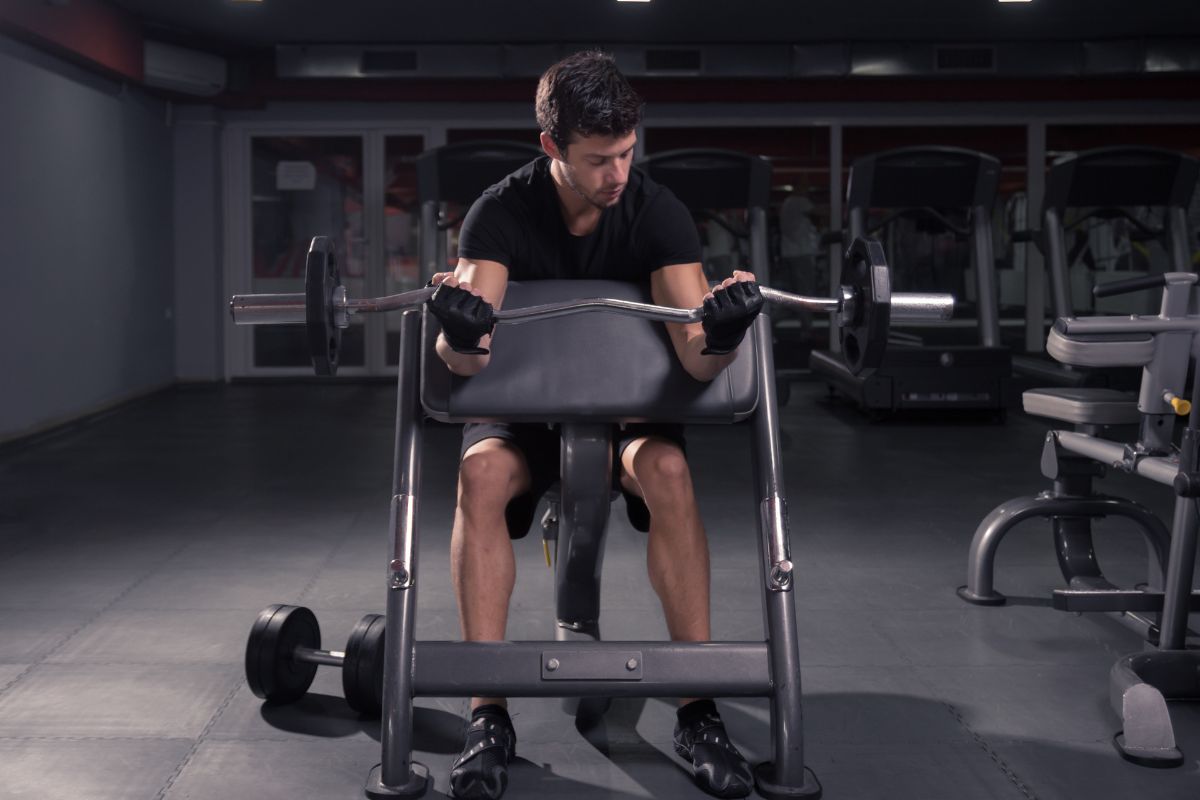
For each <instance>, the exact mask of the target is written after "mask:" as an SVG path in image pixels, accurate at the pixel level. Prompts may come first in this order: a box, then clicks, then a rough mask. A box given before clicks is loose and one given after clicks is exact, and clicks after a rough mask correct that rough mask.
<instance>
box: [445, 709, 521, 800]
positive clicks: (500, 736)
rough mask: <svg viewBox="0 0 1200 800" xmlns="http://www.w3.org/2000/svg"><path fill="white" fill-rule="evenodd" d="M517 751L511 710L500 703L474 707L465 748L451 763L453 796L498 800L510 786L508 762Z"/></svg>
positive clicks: (451, 790)
mask: <svg viewBox="0 0 1200 800" xmlns="http://www.w3.org/2000/svg"><path fill="white" fill-rule="evenodd" d="M516 751H517V734H516V731H514V730H513V726H512V719H511V718H510V717H509V716H508V711H506V710H505V709H504V708H503V707H501V706H498V705H487V706H480V707H479V708H477V709H475V711H474V712H472V714H471V724H470V725H469V726H468V727H467V740H466V743H465V744H464V745H463V751H462V753H461V754H459V756H458V758H457V759H455V761H454V763H453V764H451V765H450V796H451V797H460V798H485V799H486V800H499V798H500V797H501V795H503V794H504V790H505V789H507V788H508V765H509V763H510V762H511V761H512V760H513V756H515V755H516Z"/></svg>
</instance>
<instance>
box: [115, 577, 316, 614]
mask: <svg viewBox="0 0 1200 800" xmlns="http://www.w3.org/2000/svg"><path fill="white" fill-rule="evenodd" d="M312 578H313V575H312V574H305V573H304V572H295V571H292V570H287V569H282V570H271V571H267V570H265V569H260V570H246V569H241V568H238V567H236V566H234V567H231V568H229V569H205V570H199V569H170V570H168V569H160V570H158V571H156V572H155V573H154V574H153V575H152V576H150V577H149V578H147V579H146V580H145V581H143V582H142V583H141V584H139V585H138V586H137V587H136V588H135V589H133V590H132V591H131V592H129V593H128V594H127V595H126V596H124V597H122V598H121V600H120V601H119V602H118V603H116V604H115V605H114V606H113V608H114V609H117V608H120V609H127V610H128V609H165V610H189V609H190V610H220V609H229V610H234V609H240V610H245V611H258V610H260V609H263V608H265V607H266V606H268V605H270V604H271V603H296V602H297V601H299V600H300V598H301V595H302V593H303V592H304V589H305V587H306V586H307V585H308V583H309V582H310V581H311V580H312Z"/></svg>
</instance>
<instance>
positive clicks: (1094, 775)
mask: <svg viewBox="0 0 1200 800" xmlns="http://www.w3.org/2000/svg"><path fill="white" fill-rule="evenodd" d="M1190 744H1192V748H1191V749H1190V751H1189V752H1193V753H1194V752H1196V747H1197V746H1198V745H1200V741H1198V740H1197V738H1196V737H1192V739H1191V742H1190ZM1184 747H1185V748H1186V745H1184ZM993 749H994V750H995V751H996V753H997V754H998V755H999V756H1000V758H1002V759H1003V760H1004V762H1005V763H1006V764H1008V765H1009V766H1010V767H1011V768H1012V769H1013V771H1015V772H1016V773H1017V774H1018V775H1021V776H1022V779H1023V780H1024V781H1025V783H1026V784H1027V785H1028V786H1029V788H1030V790H1031V791H1033V792H1034V793H1035V794H1036V796H1037V797H1038V798H1039V800H1078V798H1081V797H1086V798H1088V800H1127V798H1133V797H1145V798H1150V797H1153V798H1154V800H1195V798H1196V797H1200V760H1197V759H1196V758H1195V757H1193V758H1191V759H1189V761H1188V763H1186V764H1185V765H1184V766H1182V767H1179V768H1177V769H1147V768H1145V767H1139V766H1137V765H1135V764H1130V763H1129V762H1127V761H1125V760H1123V759H1122V758H1121V757H1120V756H1118V755H1117V752H1116V750H1115V749H1114V748H1113V747H1112V745H1111V744H1109V743H1108V742H1096V743H1091V744H1087V743H1076V744H1071V745H1060V744H1046V743H1043V742H1022V743H1017V744H1008V743H999V744H995V745H993Z"/></svg>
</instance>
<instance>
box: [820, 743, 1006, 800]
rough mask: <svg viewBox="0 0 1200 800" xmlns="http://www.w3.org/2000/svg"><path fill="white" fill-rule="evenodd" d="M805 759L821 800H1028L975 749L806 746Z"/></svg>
mask: <svg viewBox="0 0 1200 800" xmlns="http://www.w3.org/2000/svg"><path fill="white" fill-rule="evenodd" d="M810 741H811V744H810V745H809V747H808V756H807V758H806V760H807V762H808V765H809V767H810V768H811V769H812V770H813V771H814V772H815V773H816V775H817V779H818V780H820V781H821V784H822V786H823V787H824V796H825V797H829V798H835V797H846V798H849V797H862V798H875V797H895V798H900V797H903V798H921V800H963V798H971V800H1028V798H1029V795H1028V794H1026V793H1025V792H1023V791H1022V790H1021V787H1019V786H1018V785H1017V784H1015V783H1013V781H1012V780H1011V779H1010V778H1009V777H1008V776H1006V775H1005V774H1004V773H1003V772H1002V771H1001V770H999V769H997V766H996V763H995V761H993V759H992V758H991V756H990V755H989V754H987V753H985V752H984V751H983V750H981V749H980V748H978V747H976V746H975V745H971V744H966V745H944V744H943V745H935V746H930V745H927V744H925V743H891V744H888V745H870V746H861V745H853V744H850V745H825V744H824V743H822V742H820V741H819V740H811V739H810Z"/></svg>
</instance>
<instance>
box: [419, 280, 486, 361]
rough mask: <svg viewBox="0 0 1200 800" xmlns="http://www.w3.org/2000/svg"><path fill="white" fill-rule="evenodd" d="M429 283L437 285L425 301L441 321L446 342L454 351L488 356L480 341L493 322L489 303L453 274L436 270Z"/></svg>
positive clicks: (468, 284)
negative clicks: (436, 273) (435, 289)
mask: <svg viewBox="0 0 1200 800" xmlns="http://www.w3.org/2000/svg"><path fill="white" fill-rule="evenodd" d="M432 282H433V283H435V284H437V287H438V288H437V291H435V292H434V293H433V296H432V297H430V298H429V300H428V301H427V303H428V305H429V310H430V311H431V312H432V313H433V315H434V316H435V317H437V319H438V322H440V323H441V324H442V335H443V336H445V337H446V343H447V344H448V345H450V347H451V349H453V350H454V351H455V352H456V353H463V354H466V355H487V354H488V351H487V350H486V349H484V348H482V347H480V346H479V340H480V339H481V338H483V337H484V336H486V335H487V334H489V333H491V332H492V328H494V327H495V325H496V319H495V314H494V311H493V309H492V304H491V303H489V302H487V301H486V300H484V299H483V296H482V295H480V294H479V292H478V291H476V290H474V289H472V288H471V284H470V283H467V282H466V281H463V282H461V283H460V282H459V281H458V279H457V278H456V277H455V276H454V274H453V273H439V274H438V275H435V276H434V280H433V281H432Z"/></svg>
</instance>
